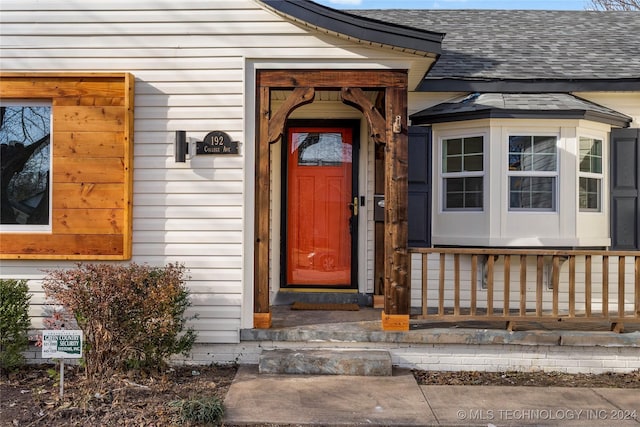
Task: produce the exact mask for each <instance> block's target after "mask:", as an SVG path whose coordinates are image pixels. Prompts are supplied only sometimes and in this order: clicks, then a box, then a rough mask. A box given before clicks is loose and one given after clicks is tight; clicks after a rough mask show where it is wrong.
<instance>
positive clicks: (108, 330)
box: [43, 263, 196, 379]
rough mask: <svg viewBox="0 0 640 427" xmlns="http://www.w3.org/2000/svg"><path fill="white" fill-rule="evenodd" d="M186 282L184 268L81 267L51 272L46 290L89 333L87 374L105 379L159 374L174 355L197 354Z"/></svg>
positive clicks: (87, 338) (170, 266)
mask: <svg viewBox="0 0 640 427" xmlns="http://www.w3.org/2000/svg"><path fill="white" fill-rule="evenodd" d="M185 280H186V277H185V268H184V266H182V265H178V264H168V265H166V266H164V267H151V266H148V265H140V264H135V263H132V264H128V265H115V264H78V265H77V266H76V268H73V269H67V270H64V269H58V270H49V271H47V276H46V277H45V279H44V282H43V289H44V290H45V294H46V296H47V298H48V299H50V300H51V301H52V302H54V303H56V304H60V305H62V306H63V307H64V309H65V310H66V311H67V312H69V313H73V314H74V316H75V319H76V321H77V324H78V327H79V328H80V329H82V331H83V333H84V340H85V345H84V349H85V351H84V362H85V370H86V372H87V375H88V376H89V378H97V379H99V378H106V377H107V376H110V375H111V374H112V373H113V372H114V371H124V370H127V369H128V368H129V367H139V368H146V369H151V368H156V369H158V368H161V367H163V366H165V365H166V359H167V358H168V357H169V356H171V355H174V354H180V353H182V354H184V355H187V354H188V353H189V352H190V351H191V347H192V346H193V343H194V342H195V339H196V333H195V332H194V331H193V329H191V328H186V322H187V321H188V320H189V319H188V318H186V317H185V316H184V315H185V311H186V309H187V308H188V307H189V306H190V300H189V293H188V291H187V289H186V287H185Z"/></svg>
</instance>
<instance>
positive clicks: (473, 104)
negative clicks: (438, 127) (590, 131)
mask: <svg viewBox="0 0 640 427" xmlns="http://www.w3.org/2000/svg"><path fill="white" fill-rule="evenodd" d="M481 118H554V119H588V120H592V121H596V122H602V123H608V124H612V125H615V126H621V127H626V126H628V125H629V123H630V122H631V120H632V119H631V117H628V116H626V115H624V114H622V113H619V112H617V111H614V110H612V109H610V108H607V107H604V106H602V105H598V104H594V103H593V102H589V101H586V100H584V99H581V98H578V97H576V96H573V95H569V94H566V93H533V94H532V93H482V94H481V93H474V94H471V95H467V96H464V97H461V98H459V99H457V100H455V101H453V102H445V103H442V104H438V105H435V106H433V107H431V108H427V109H426V110H422V111H420V112H418V113H415V114H413V115H412V116H411V122H412V124H414V125H415V124H430V123H439V122H448V121H457V120H473V119H481Z"/></svg>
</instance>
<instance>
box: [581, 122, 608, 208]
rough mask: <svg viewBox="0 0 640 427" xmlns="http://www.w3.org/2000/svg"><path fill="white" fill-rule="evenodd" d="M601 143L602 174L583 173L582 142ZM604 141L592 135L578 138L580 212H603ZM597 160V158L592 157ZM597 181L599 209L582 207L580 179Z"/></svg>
mask: <svg viewBox="0 0 640 427" xmlns="http://www.w3.org/2000/svg"><path fill="white" fill-rule="evenodd" d="M583 140H588V141H592V142H594V141H599V142H600V172H599V173H598V172H592V171H588V172H586V171H582V170H581V168H580V164H581V162H582V141H583ZM604 149H605V146H604V140H603V139H602V138H600V137H595V136H590V135H579V136H578V155H577V156H576V157H577V160H578V161H577V164H576V171H577V172H578V209H579V211H580V212H596V213H599V212H602V201H603V197H604V195H603V185H604V167H605V152H604ZM591 157H595V158H597V156H591ZM582 178H585V179H595V180H597V182H598V206H597V208H589V207H582V206H581V204H580V198H581V187H580V179H582Z"/></svg>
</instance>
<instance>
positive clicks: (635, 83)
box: [416, 77, 640, 93]
mask: <svg viewBox="0 0 640 427" xmlns="http://www.w3.org/2000/svg"><path fill="white" fill-rule="evenodd" d="M416 90H417V91H418V92H485V93H487V92H501V93H523V92H528V93H545V92H556V93H568V92H589V91H596V92H602V91H607V92H608V91H624V92H632V91H640V78H628V79H481V78H477V79H473V78H456V77H451V78H449V77H447V78H437V77H427V78H425V79H424V80H423V81H422V82H420V84H419V85H418V87H417V88H416Z"/></svg>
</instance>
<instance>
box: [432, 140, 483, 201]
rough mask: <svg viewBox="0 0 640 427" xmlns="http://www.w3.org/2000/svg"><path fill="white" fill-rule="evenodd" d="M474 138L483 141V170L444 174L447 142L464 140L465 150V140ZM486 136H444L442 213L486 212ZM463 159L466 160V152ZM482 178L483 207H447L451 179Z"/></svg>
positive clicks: (442, 142)
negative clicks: (448, 184) (447, 187)
mask: <svg viewBox="0 0 640 427" xmlns="http://www.w3.org/2000/svg"><path fill="white" fill-rule="evenodd" d="M472 138H481V140H482V170H481V171H464V170H463V171H461V172H444V168H445V164H444V153H445V150H444V147H445V144H446V142H447V141H451V140H454V139H460V140H462V147H463V149H464V140H465V139H472ZM486 139H487V138H486V135H484V134H465V135H447V136H442V137H441V138H440V156H439V157H440V189H441V190H440V192H441V206H442V209H441V210H442V211H444V212H484V210H485V202H484V198H485V194H486V188H485V187H486V181H487V180H486V177H485V175H486V169H487V168H486V164H487V163H486V162H487V149H486V147H487V145H486V142H485V141H486ZM461 157H462V158H463V159H464V152H463V153H462V155H461ZM477 177H479V178H482V196H481V198H482V206H481V207H479V208H478V207H471V208H466V207H462V208H449V207H447V191H446V181H447V179H451V178H477Z"/></svg>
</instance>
